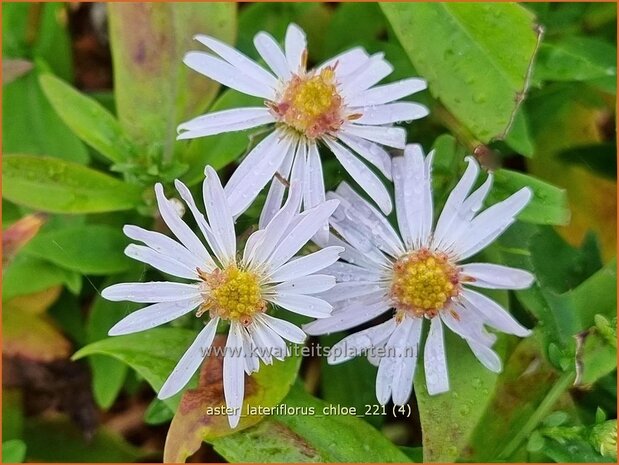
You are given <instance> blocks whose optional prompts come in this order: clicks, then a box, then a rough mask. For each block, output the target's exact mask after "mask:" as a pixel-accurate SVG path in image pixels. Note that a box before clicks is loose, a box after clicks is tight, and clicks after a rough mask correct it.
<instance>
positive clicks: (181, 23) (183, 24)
mask: <svg viewBox="0 0 619 465" xmlns="http://www.w3.org/2000/svg"><path fill="white" fill-rule="evenodd" d="M108 13H109V21H110V43H111V48H112V59H113V64H114V66H113V68H114V92H115V96H116V108H117V112H118V118H119V120H120V124H121V126H122V128H123V129H124V131H125V133H126V134H127V135H128V137H129V138H130V139H131V140H132V141H133V142H134V143H135V144H136V146H137V147H138V148H139V149H140V150H141V151H142V152H145V153H147V154H149V156H152V157H154V158H155V160H157V161H163V160H168V161H169V159H170V158H171V157H172V155H173V152H174V140H175V138H176V126H177V125H178V124H179V123H180V122H181V121H183V120H184V119H187V118H189V117H194V116H198V115H197V113H199V112H200V111H202V110H203V109H204V108H205V107H206V106H207V105H208V103H210V101H211V100H212V99H213V98H214V96H215V93H216V92H217V88H218V84H217V83H215V82H214V81H211V80H209V79H207V78H206V77H204V76H202V75H201V74H199V73H197V72H195V71H193V70H191V69H189V68H188V67H187V66H186V65H185V64H183V62H182V57H183V55H184V54H185V53H186V52H188V51H189V50H191V49H201V48H203V47H202V46H200V45H199V44H198V43H197V42H194V41H193V40H192V38H193V36H194V34H198V33H200V34H208V35H211V36H214V37H217V38H219V39H221V40H223V41H224V42H232V41H233V39H234V36H235V33H236V20H235V19H236V18H235V15H236V5H235V4H234V3H177V4H165V3H160V4H138V3H134V4H129V3H127V4H120V3H119V4H110V5H109V8H108Z"/></svg>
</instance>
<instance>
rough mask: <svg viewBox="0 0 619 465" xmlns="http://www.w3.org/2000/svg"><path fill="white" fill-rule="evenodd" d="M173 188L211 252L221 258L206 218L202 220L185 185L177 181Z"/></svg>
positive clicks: (200, 265) (199, 266)
mask: <svg viewBox="0 0 619 465" xmlns="http://www.w3.org/2000/svg"><path fill="white" fill-rule="evenodd" d="M174 186H175V187H176V190H177V191H178V193H179V194H180V196H181V198H182V199H183V200H184V201H185V203H186V204H187V206H188V207H189V210H190V211H191V214H192V215H193V217H194V219H195V220H196V224H197V225H198V228H200V231H201V232H202V236H203V237H204V239H206V242H207V244H208V245H209V247H210V248H211V250H213V251H214V252H215V253H216V255H218V256H223V252H222V250H221V248H220V246H219V244H218V243H217V241H216V239H215V235H214V234H213V231H212V230H211V227H210V226H209V224H208V223H207V222H206V218H204V215H203V214H202V212H201V211H200V210H199V209H198V206H197V205H196V202H195V201H194V199H193V196H192V195H191V192H190V190H189V188H188V187H187V186H186V185H185V184H183V183H182V182H181V181H179V180H178V179H175V180H174ZM213 266H214V263H213ZM198 268H200V269H204V265H203V264H199V265H198ZM211 269H212V267H211V268H207V269H206V271H210V270H211Z"/></svg>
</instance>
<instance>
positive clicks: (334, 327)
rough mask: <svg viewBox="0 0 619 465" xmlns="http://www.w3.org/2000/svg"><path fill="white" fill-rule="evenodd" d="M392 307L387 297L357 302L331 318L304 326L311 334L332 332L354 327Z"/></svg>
mask: <svg viewBox="0 0 619 465" xmlns="http://www.w3.org/2000/svg"><path fill="white" fill-rule="evenodd" d="M390 308H391V304H390V303H389V302H387V300H386V299H384V300H381V301H380V302H376V303H373V304H361V303H355V304H352V305H351V306H350V307H347V308H345V309H344V310H342V311H339V312H337V313H334V314H333V315H332V316H331V317H330V318H325V319H322V320H317V321H312V322H311V323H308V324H306V325H304V326H303V330H304V331H305V332H306V333H307V334H309V335H311V336H318V335H321V334H330V333H334V332H336V331H343V330H345V329H350V328H354V327H355V326H359V325H360V324H362V323H366V322H368V321H370V320H372V319H374V318H376V317H377V316H378V315H381V314H383V313H385V312H386V311H387V310H389V309H390Z"/></svg>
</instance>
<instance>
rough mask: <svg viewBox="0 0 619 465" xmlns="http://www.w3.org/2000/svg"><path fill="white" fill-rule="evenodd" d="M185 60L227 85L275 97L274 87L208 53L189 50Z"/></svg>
mask: <svg viewBox="0 0 619 465" xmlns="http://www.w3.org/2000/svg"><path fill="white" fill-rule="evenodd" d="M183 62H184V63H185V64H186V65H187V66H189V67H190V68H191V69H193V70H195V71H197V72H198V73H201V74H204V75H205V76H206V77H209V78H211V79H213V80H214V81H217V82H219V83H221V84H223V85H225V86H226V87H230V88H232V89H235V90H238V91H239V92H243V93H244V94H248V95H253V96H255V97H261V98H265V99H267V100H273V99H274V98H275V90H274V89H273V88H272V87H270V86H268V85H266V84H264V83H262V82H260V81H259V80H257V79H255V78H254V77H252V76H248V75H246V74H243V73H241V72H240V71H239V70H238V69H237V68H235V67H234V66H232V65H231V64H229V63H227V62H225V61H224V60H222V59H220V58H217V57H215V56H213V55H210V54H208V53H204V52H189V53H187V54H186V55H185V57H184V58H183Z"/></svg>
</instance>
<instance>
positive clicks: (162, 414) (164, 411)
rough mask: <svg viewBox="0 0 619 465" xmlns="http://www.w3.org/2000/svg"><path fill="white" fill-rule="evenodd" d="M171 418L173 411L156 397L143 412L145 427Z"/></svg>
mask: <svg viewBox="0 0 619 465" xmlns="http://www.w3.org/2000/svg"><path fill="white" fill-rule="evenodd" d="M94 357H96V355H94V356H93V358H94ZM172 418H174V411H172V410H170V407H168V406H167V405H166V403H165V402H163V401H162V400H159V399H158V398H156V397H155V398H154V399H153V401H152V402H151V403H150V405H149V406H148V408H147V409H146V412H144V422H145V423H146V424H147V425H160V424H162V423H166V422H168V421H170V420H171V419H172Z"/></svg>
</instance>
